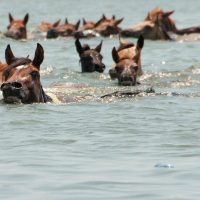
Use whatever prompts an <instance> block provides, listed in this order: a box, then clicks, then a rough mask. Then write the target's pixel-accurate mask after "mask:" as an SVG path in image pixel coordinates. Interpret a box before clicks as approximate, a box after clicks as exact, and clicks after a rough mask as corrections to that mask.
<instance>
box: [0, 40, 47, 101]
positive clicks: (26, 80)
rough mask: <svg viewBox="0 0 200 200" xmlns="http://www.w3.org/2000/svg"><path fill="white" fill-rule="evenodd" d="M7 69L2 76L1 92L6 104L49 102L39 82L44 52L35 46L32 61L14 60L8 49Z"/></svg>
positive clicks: (38, 45) (6, 54)
mask: <svg viewBox="0 0 200 200" xmlns="http://www.w3.org/2000/svg"><path fill="white" fill-rule="evenodd" d="M5 58H6V62H7V67H6V68H5V69H4V71H3V74H2V79H3V84H2V85H1V90H2V93H3V98H4V101H5V102H6V103H19V102H20V103H40V102H41V103H45V102H47V101H50V99H49V97H48V96H47V95H46V94H45V93H44V91H43V88H42V85H41V82H40V65H41V63H42V62H43V59H44V50H43V47H42V46H41V45H40V44H37V48H36V50H35V57H34V59H33V61H31V60H30V59H29V58H16V57H15V56H14V54H13V52H12V50H11V48H10V45H8V46H7V48H6V50H5Z"/></svg>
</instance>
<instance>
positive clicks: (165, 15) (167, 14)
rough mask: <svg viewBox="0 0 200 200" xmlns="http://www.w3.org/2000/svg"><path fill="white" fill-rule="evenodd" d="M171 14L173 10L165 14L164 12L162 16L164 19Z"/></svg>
mask: <svg viewBox="0 0 200 200" xmlns="http://www.w3.org/2000/svg"><path fill="white" fill-rule="evenodd" d="M173 13H174V10H171V11H167V12H164V14H163V16H164V17H169V16H170V15H172V14H173Z"/></svg>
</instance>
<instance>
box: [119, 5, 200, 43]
mask: <svg viewBox="0 0 200 200" xmlns="http://www.w3.org/2000/svg"><path fill="white" fill-rule="evenodd" d="M173 13H174V11H163V10H162V9H160V8H155V9H153V10H151V11H150V12H149V13H148V15H147V17H146V18H145V20H144V21H143V22H140V23H138V24H136V25H134V26H132V27H131V28H128V29H125V30H123V31H121V35H122V36H123V37H139V36H140V35H141V34H142V35H143V36H144V38H145V39H151V40H171V37H170V33H174V34H177V35H184V34H191V33H200V26H195V27H190V28H186V29H178V28H177V27H176V25H175V22H174V20H172V19H171V18H170V16H171V15H172V14H173Z"/></svg>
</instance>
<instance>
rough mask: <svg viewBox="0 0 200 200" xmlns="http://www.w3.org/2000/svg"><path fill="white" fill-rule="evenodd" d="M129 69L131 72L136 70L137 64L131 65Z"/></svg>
mask: <svg viewBox="0 0 200 200" xmlns="http://www.w3.org/2000/svg"><path fill="white" fill-rule="evenodd" d="M130 69H131V71H132V72H135V71H137V69H138V66H131V67H130Z"/></svg>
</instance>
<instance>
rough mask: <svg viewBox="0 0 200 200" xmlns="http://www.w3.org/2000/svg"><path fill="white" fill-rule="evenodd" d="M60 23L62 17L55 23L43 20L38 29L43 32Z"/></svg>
mask: <svg viewBox="0 0 200 200" xmlns="http://www.w3.org/2000/svg"><path fill="white" fill-rule="evenodd" d="M59 24H60V19H59V20H58V21H56V22H55V23H50V22H45V21H42V23H41V24H40V25H39V26H38V30H40V31H42V32H47V31H48V30H50V29H52V28H55V27H57V26H58V25H59Z"/></svg>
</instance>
